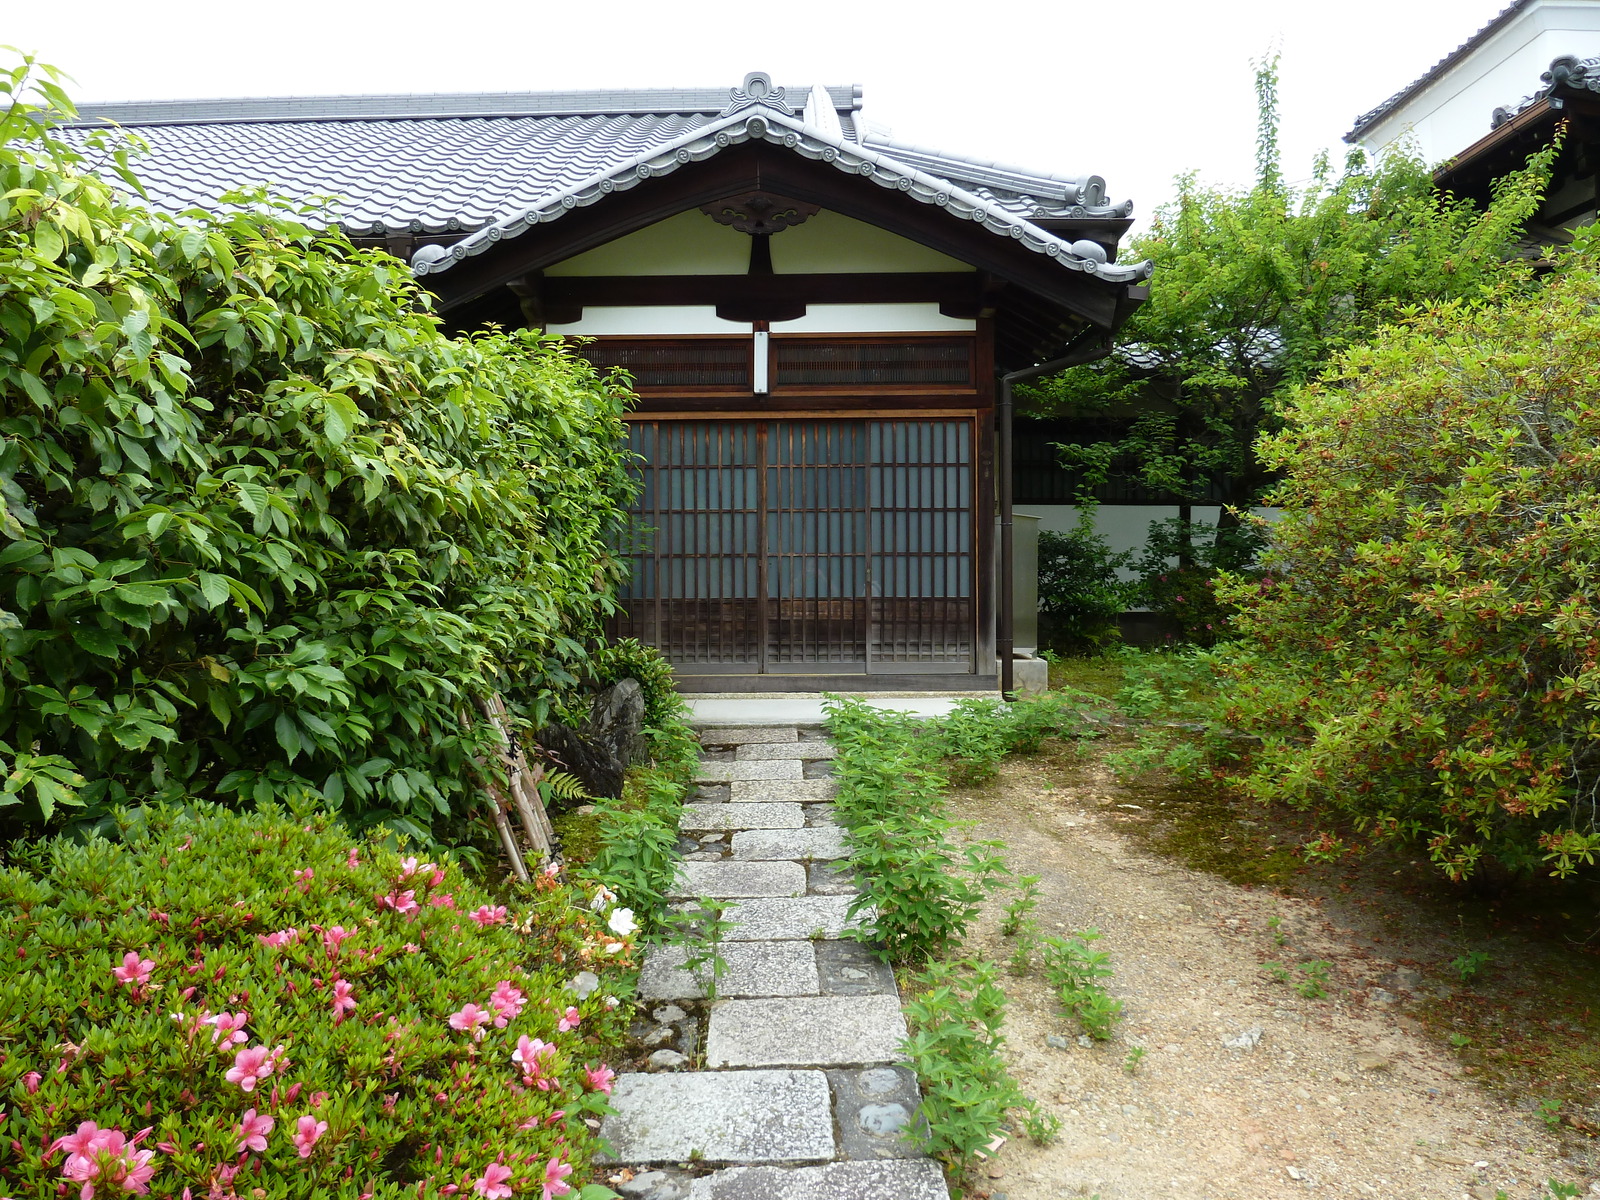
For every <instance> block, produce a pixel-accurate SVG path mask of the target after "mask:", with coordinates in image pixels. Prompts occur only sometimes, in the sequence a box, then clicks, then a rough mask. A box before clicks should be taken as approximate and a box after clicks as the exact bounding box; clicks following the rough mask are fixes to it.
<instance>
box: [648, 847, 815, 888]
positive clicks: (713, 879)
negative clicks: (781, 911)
mask: <svg viewBox="0 0 1600 1200" xmlns="http://www.w3.org/2000/svg"><path fill="white" fill-rule="evenodd" d="M802 832H803V831H802ZM736 836H737V835H736ZM736 857H737V856H736ZM805 892H806V869H805V868H804V867H802V866H801V865H800V864H799V863H797V862H729V861H726V860H724V861H722V862H684V863H682V864H680V865H679V867H678V877H677V878H676V879H675V880H673V883H672V890H671V891H670V892H668V893H667V894H668V895H670V896H717V897H722V896H730V897H732V896H803V895H805Z"/></svg>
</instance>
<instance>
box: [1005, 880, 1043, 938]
mask: <svg viewBox="0 0 1600 1200" xmlns="http://www.w3.org/2000/svg"><path fill="white" fill-rule="evenodd" d="M1038 907H1039V876H1037V875H1024V876H1022V877H1021V878H1019V879H1018V880H1017V895H1016V897H1015V898H1014V899H1012V900H1011V901H1010V902H1009V903H1007V905H1006V913H1005V916H1004V918H1002V919H1001V921H1000V933H1001V936H1003V937H1016V936H1017V935H1018V934H1019V933H1021V932H1022V926H1023V922H1024V921H1026V919H1027V917H1028V914H1029V913H1031V912H1032V911H1033V910H1034V909H1036V908H1038Z"/></svg>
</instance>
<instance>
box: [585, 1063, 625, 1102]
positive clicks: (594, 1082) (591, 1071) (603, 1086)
mask: <svg viewBox="0 0 1600 1200" xmlns="http://www.w3.org/2000/svg"><path fill="white" fill-rule="evenodd" d="M616 1077H617V1073H616V1072H615V1071H613V1070H612V1069H611V1068H610V1067H608V1066H606V1064H605V1063H601V1064H600V1065H599V1066H598V1067H588V1068H585V1070H584V1072H583V1078H584V1082H586V1083H587V1084H588V1085H589V1088H590V1090H592V1091H596V1092H604V1093H605V1094H606V1095H608V1096H609V1095H610V1094H611V1082H612V1080H614V1079H615V1078H616Z"/></svg>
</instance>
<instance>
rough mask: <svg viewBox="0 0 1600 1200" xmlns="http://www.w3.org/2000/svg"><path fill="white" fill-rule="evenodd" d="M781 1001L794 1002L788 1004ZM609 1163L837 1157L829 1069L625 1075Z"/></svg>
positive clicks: (609, 1129) (617, 1095) (603, 1132)
mask: <svg viewBox="0 0 1600 1200" xmlns="http://www.w3.org/2000/svg"><path fill="white" fill-rule="evenodd" d="M781 1003H788V1002H787V1001H783V1002H781ZM611 1105H612V1107H613V1108H615V1109H616V1112H615V1113H614V1114H612V1115H611V1116H608V1117H606V1118H605V1119H604V1121H603V1122H602V1123H601V1126H600V1136H601V1137H602V1138H604V1139H606V1140H607V1141H609V1142H610V1143H611V1146H612V1149H613V1151H614V1156H613V1157H608V1158H603V1159H601V1161H603V1162H620V1163H676V1162H685V1161H688V1160H689V1159H696V1160H698V1161H701V1162H707V1163H744V1162H815V1161H818V1160H824V1159H830V1158H832V1157H833V1156H834V1151H835V1147H834V1140H833V1111H832V1106H831V1104H830V1103H829V1096H828V1080H827V1077H826V1076H825V1075H824V1074H823V1073H822V1072H821V1071H718V1072H711V1071H689V1072H680V1073H678V1074H665V1075H640V1074H627V1075H621V1076H618V1078H617V1081H616V1084H615V1086H614V1088H613V1090H612V1093H611Z"/></svg>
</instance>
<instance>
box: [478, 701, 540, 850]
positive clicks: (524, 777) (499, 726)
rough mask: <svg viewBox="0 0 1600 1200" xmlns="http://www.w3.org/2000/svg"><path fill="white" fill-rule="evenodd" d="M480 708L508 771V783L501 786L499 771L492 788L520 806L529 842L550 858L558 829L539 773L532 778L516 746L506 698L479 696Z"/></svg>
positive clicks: (518, 747) (505, 769)
mask: <svg viewBox="0 0 1600 1200" xmlns="http://www.w3.org/2000/svg"><path fill="white" fill-rule="evenodd" d="M478 709H479V711H480V712H482V713H483V715H484V717H485V719H486V720H488V722H489V724H490V725H491V726H492V727H493V729H494V731H495V733H496V734H497V735H498V736H499V740H500V747H499V749H500V753H499V758H500V767H501V769H502V770H503V771H504V772H505V774H504V776H503V778H504V780H505V783H504V785H503V786H502V785H501V783H500V779H501V778H502V777H501V776H499V775H496V776H495V779H494V783H493V784H492V785H491V788H492V790H494V791H495V792H497V793H498V794H499V796H503V797H505V798H507V799H509V801H510V803H511V804H512V805H513V806H514V807H515V808H516V810H517V815H518V817H519V818H520V820H521V823H522V828H523V832H524V833H525V834H526V835H527V838H528V843H529V845H530V846H531V847H532V849H534V850H535V851H537V852H538V854H539V858H540V860H541V861H543V860H547V859H549V858H551V857H553V856H554V854H555V829H554V827H553V826H552V825H551V824H550V817H549V814H547V813H546V812H545V808H544V798H543V797H541V796H540V795H539V791H538V786H537V783H538V780H537V777H534V778H533V779H532V780H531V781H530V778H529V777H530V775H532V772H531V771H530V770H529V768H528V760H527V758H526V756H524V754H523V753H522V748H521V747H520V746H517V747H513V744H512V741H511V736H510V734H509V732H508V731H507V729H506V722H505V719H504V718H505V716H506V706H505V702H504V701H503V700H501V699H500V697H499V696H498V695H496V696H491V697H488V698H483V697H480V698H479V699H478ZM497 798H498V797H497Z"/></svg>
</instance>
